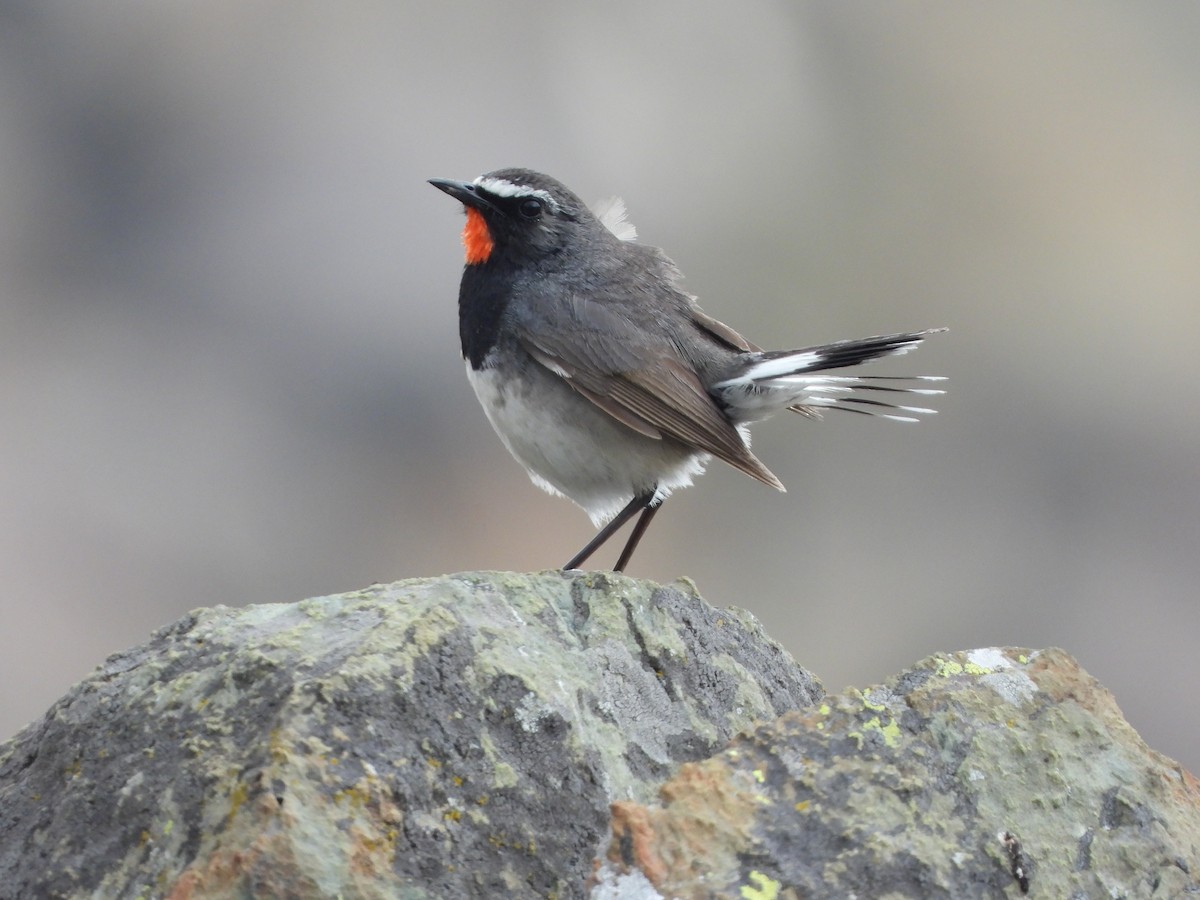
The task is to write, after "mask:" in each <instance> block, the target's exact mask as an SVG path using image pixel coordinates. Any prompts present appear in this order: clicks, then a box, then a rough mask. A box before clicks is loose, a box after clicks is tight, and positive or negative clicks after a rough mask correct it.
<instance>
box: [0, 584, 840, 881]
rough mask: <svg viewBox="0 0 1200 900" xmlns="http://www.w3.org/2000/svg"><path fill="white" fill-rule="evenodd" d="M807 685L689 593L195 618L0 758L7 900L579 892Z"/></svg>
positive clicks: (395, 599)
mask: <svg viewBox="0 0 1200 900" xmlns="http://www.w3.org/2000/svg"><path fill="white" fill-rule="evenodd" d="M822 695H823V692H822V690H821V687H820V685H819V684H818V683H817V682H816V680H815V679H813V678H812V676H810V675H809V674H808V673H807V672H805V671H804V670H803V669H801V668H800V667H799V666H798V665H796V663H795V662H794V661H793V660H792V659H791V657H790V656H788V654H787V653H786V652H785V651H784V650H783V649H782V648H781V647H780V646H779V645H778V644H776V643H774V642H773V641H771V640H770V639H769V638H767V636H766V635H765V634H764V633H763V632H762V629H761V627H760V626H759V624H758V622H757V621H756V620H755V619H754V618H753V617H752V616H750V615H749V614H748V613H745V612H742V611H740V610H734V609H728V610H717V609H714V608H713V607H711V606H709V605H708V604H707V603H705V602H704V601H703V600H702V599H700V597H699V596H697V594H696V592H695V590H694V589H693V587H692V586H691V585H690V584H688V583H686V582H680V583H676V584H673V585H670V586H659V585H655V584H651V583H648V582H644V581H638V580H634V579H630V578H626V577H623V576H619V575H609V574H603V573H582V572H569V573H560V572H548V573H543V574H533V575H521V574H512V573H468V574H460V575H450V576H445V577H440V578H430V579H418V580H410V581H403V582H398V583H396V584H390V585H377V586H375V587H372V588H369V589H367V590H364V591H360V592H356V593H350V594H341V595H337V596H329V597H318V598H315V599H311V600H305V601H302V602H299V603H291V604H271V605H260V606H248V607H245V608H242V609H230V608H225V607H217V608H213V609H202V610H197V611H195V612H193V613H191V614H189V615H188V616H186V617H185V618H183V619H182V620H180V621H179V622H176V623H175V624H174V625H171V626H169V627H167V628H165V629H163V630H161V631H159V632H158V633H156V634H155V635H153V636H152V637H151V639H150V640H149V641H148V642H146V643H145V644H143V645H141V646H139V647H136V648H134V649H132V650H129V651H127V652H124V653H119V654H117V655H115V656H113V657H111V658H110V659H108V660H107V661H106V662H105V663H104V664H103V665H102V666H100V667H99V668H98V669H97V671H96V672H95V673H94V674H93V675H92V676H91V677H89V678H88V679H86V680H85V681H83V682H81V683H80V684H78V685H76V686H75V687H74V688H73V689H72V690H71V691H70V692H69V693H68V694H67V695H66V696H65V697H63V698H62V699H61V700H60V701H59V702H58V703H56V704H55V705H54V706H53V707H52V708H51V709H50V710H49V711H48V712H47V713H46V715H45V716H44V717H42V718H41V719H40V720H39V721H37V722H34V723H33V724H31V725H30V726H29V727H27V728H26V729H24V730H23V731H21V732H20V733H19V734H17V735H16V736H15V737H14V738H13V739H12V740H10V741H9V742H7V743H6V744H4V745H0V898H43V897H45V898H51V897H53V898H84V897H87V898H93V897H95V898H110V897H112V898H157V897H169V898H174V900H200V898H246V900H250V898H254V900H266V898H333V897H341V898H344V900H353V898H414V900H415V898H427V897H428V898H432V897H456V898H458V897H525V896H528V897H560V898H567V897H580V896H583V895H584V890H585V882H586V880H587V878H588V876H589V874H590V873H591V872H592V870H593V865H594V861H595V860H596V858H597V857H598V856H599V855H600V854H601V853H602V852H603V849H604V844H605V840H606V837H607V835H608V833H609V830H610V804H611V803H613V802H615V801H626V802H649V801H651V800H652V799H653V798H654V797H655V796H656V793H657V790H658V788H659V785H660V784H661V783H662V782H663V780H664V779H666V778H668V777H669V776H670V775H671V774H672V773H673V772H674V771H676V770H677V768H678V766H679V765H680V764H681V763H684V762H687V761H698V760H701V759H704V758H706V757H709V756H711V755H713V754H715V753H719V752H720V751H721V750H722V748H724V747H725V746H726V745H727V744H728V742H729V741H730V740H731V739H732V738H733V737H734V736H735V735H736V734H738V733H739V732H740V731H743V730H745V729H749V728H751V727H753V726H754V724H755V723H756V722H758V721H769V720H773V719H775V718H777V717H778V716H780V715H781V714H783V713H785V712H787V711H789V710H800V709H804V708H811V707H812V706H813V704H814V703H817V702H819V701H820V700H821V698H822Z"/></svg>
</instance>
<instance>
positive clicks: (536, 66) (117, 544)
mask: <svg viewBox="0 0 1200 900" xmlns="http://www.w3.org/2000/svg"><path fill="white" fill-rule="evenodd" d="M1198 37H1200V6H1197V5H1195V4H1184V3H1172V4H1155V3H1141V4H1123V3H1102V2H1099V3H1078V4H1074V3H1062V4H987V3H964V2H960V0H955V2H946V3H926V4H919V5H912V4H888V5H884V4H874V3H870V4H868V3H855V2H850V3H836V4H834V3H829V4H783V3H780V4H771V3H763V4H726V3H678V4H647V3H644V2H638V3H632V2H629V3H625V2H615V3H605V4H595V5H590V6H584V5H582V4H564V3H505V4H492V3H478V4H447V3H439V4H421V5H417V4H411V3H410V4H405V3H361V4H337V5H334V4H324V5H320V4H313V3H308V4H303V3H301V4H297V3H258V4H235V3H207V4H178V5H175V4H172V5H169V6H167V5H160V4H148V3H122V2H116V3H106V4H75V3H51V2H41V0H39V2H25V3H21V2H8V3H4V4H3V5H0V370H2V373H3V376H2V378H0V415H2V416H3V422H4V424H5V427H4V433H3V439H2V440H0V491H2V496H0V510H2V516H3V520H2V523H0V567H2V572H3V581H2V586H3V590H2V592H0V622H2V631H0V736H3V735H7V734H10V733H12V732H13V731H15V730H16V729H17V728H19V727H20V726H21V725H22V724H24V723H25V722H26V721H28V720H30V719H32V718H33V717H35V716H36V715H38V714H39V713H40V712H41V711H42V710H43V709H44V708H45V707H46V706H48V705H49V704H50V703H51V702H52V701H53V700H54V699H55V698H56V697H57V696H59V695H60V694H61V693H62V692H63V691H64V690H65V689H66V688H67V687H68V685H70V684H71V682H72V681H74V680H76V679H78V678H80V677H82V676H84V675H85V674H86V673H87V672H88V671H89V670H90V669H91V668H92V666H94V665H95V664H96V663H98V662H99V661H100V660H101V659H102V658H103V657H104V656H105V655H106V654H108V653H110V652H113V651H116V650H118V649H120V648H123V647H126V646H128V645H131V644H133V643H136V642H139V641H141V640H142V639H144V638H145V637H146V635H147V634H148V633H149V632H150V631H151V630H152V629H154V628H156V627H159V626H161V625H163V624H166V623H168V622H170V621H171V620H173V619H175V618H176V617H178V616H180V615H181V614H183V613H184V612H185V611H186V610H188V609H189V608H192V607H196V606H205V605H211V604H218V603H224V604H236V605H240V604H246V603H256V602H268V601H289V600H296V599H299V598H301V597H305V596H310V595H317V594H323V593H330V592H337V591H344V590H350V589H353V588H357V587H360V586H363V585H366V584H368V583H370V582H373V581H388V580H392V579H398V578H404V577H409V576H420V575H433V574H437V573H442V572H449V571H457V570H468V569H485V568H499V569H518V570H522V569H538V568H546V567H550V566H554V565H557V564H561V563H562V562H563V561H564V560H565V559H566V558H567V557H568V556H570V554H571V553H572V552H574V551H575V550H576V549H577V548H578V547H579V546H580V545H581V544H582V543H583V542H584V541H585V540H586V539H587V538H588V537H589V536H590V534H591V528H590V526H589V523H588V521H587V519H586V517H585V516H584V515H583V514H582V513H581V512H580V511H578V510H577V509H575V508H574V507H572V506H571V505H570V504H568V503H566V502H565V501H562V500H556V499H552V498H550V497H548V496H546V495H543V494H542V493H540V492H539V491H537V490H536V489H534V488H533V487H532V486H531V485H530V484H529V482H528V481H527V479H526V477H525V475H524V473H523V472H522V471H521V470H520V469H519V468H518V467H517V465H516V464H515V463H513V462H512V461H511V460H510V459H509V458H508V456H507V454H506V453H505V452H504V450H503V448H502V447H501V446H500V443H499V442H498V440H496V438H495V437H494V435H493V434H492V432H491V430H490V428H489V426H488V424H487V422H486V420H485V418H484V416H483V414H482V412H481V411H480V410H479V409H478V408H477V406H476V403H475V399H474V397H473V396H472V394H471V391H470V388H469V387H468V385H467V382H466V379H465V378H464V376H463V370H462V362H461V360H460V358H459V353H458V343H457V341H458V339H457V319H456V310H455V297H456V292H457V284H458V278H459V271H460V266H461V259H462V257H461V247H460V246H459V242H458V231H459V229H460V227H461V224H462V218H461V216H460V213H459V210H458V208H457V205H456V204H454V203H453V202H452V201H450V200H449V199H448V198H447V197H445V196H444V195H442V194H440V193H438V192H437V191H435V190H434V189H432V188H431V187H429V186H428V185H426V184H425V179H426V178H428V177H431V176H444V177H455V178H472V177H474V176H475V175H476V174H478V173H480V172H483V171H486V170H489V169H493V168H497V167H500V166H507V165H525V166H530V167H534V168H538V169H542V170H544V171H547V172H549V173H551V174H553V175H555V176H557V177H559V178H561V179H562V180H564V181H566V182H567V183H568V184H569V185H571V186H572V187H573V188H574V189H576V190H577V191H578V192H579V193H580V194H581V195H582V196H583V197H585V198H586V199H589V200H595V199H599V198H601V197H604V196H607V195H609V194H613V193H619V194H621V195H622V196H623V197H624V198H625V200H626V203H627V204H628V206H629V209H630V214H631V217H632V220H633V221H634V222H635V224H636V225H637V226H638V228H639V230H640V231H641V235H642V239H643V240H645V241H647V242H649V243H653V244H658V245H661V246H663V247H665V248H666V249H667V251H668V253H669V254H670V255H671V256H672V257H674V259H675V260H676V261H677V262H678V263H679V265H680V266H681V267H682V268H683V270H684V272H685V273H687V276H688V282H687V283H688V287H689V288H690V289H691V290H692V291H693V292H694V293H696V294H698V295H699V296H700V299H701V302H702V303H703V304H704V307H705V309H706V310H707V311H708V312H710V313H712V314H713V315H715V316H717V317H719V318H721V319H724V320H726V321H728V322H730V323H731V324H733V325H734V326H735V327H737V328H738V329H740V330H742V331H743V332H744V333H745V334H746V335H747V336H749V337H750V338H751V339H753V340H756V341H758V342H761V343H765V344H770V345H772V346H777V347H786V346H802V345H805V344H809V343H815V342H819V341H826V340H833V339H838V338H850V337H863V336H866V335H869V334H876V333H881V332H887V331H895V330H902V329H909V328H920V327H927V326H936V325H948V326H950V327H951V328H952V331H951V333H950V334H948V335H944V336H940V337H938V338H936V339H935V340H932V341H930V342H929V343H927V344H926V345H925V346H924V347H923V348H922V349H921V350H920V351H919V352H918V353H917V354H915V355H911V356H908V357H905V358H904V359H902V360H896V361H893V362H891V363H887V364H885V366H886V368H880V369H879V370H878V371H881V372H883V371H889V372H898V371H899V372H924V373H932V374H945V375H949V376H951V379H952V380H951V382H950V385H951V389H952V393H951V394H950V395H949V396H948V397H946V398H944V401H943V402H941V403H940V407H941V409H942V412H941V414H940V415H938V416H937V417H935V418H934V419H932V420H931V421H928V422H925V423H923V424H921V425H917V426H901V425H895V424H891V423H885V422H879V421H870V420H865V419H861V418H860V417H849V416H840V417H836V418H835V417H833V416H830V417H829V418H828V419H827V420H826V421H825V422H824V423H819V424H814V423H811V422H806V421H803V420H801V419H799V418H796V417H788V416H783V417H779V418H777V419H776V420H773V421H771V422H768V423H764V424H762V425H760V426H758V428H757V429H756V440H755V445H754V446H755V450H756V451H757V452H758V454H759V455H760V456H761V458H762V459H763V460H765V461H766V462H767V464H768V465H769V466H770V467H771V468H772V469H773V470H774V471H775V472H776V473H777V474H778V475H779V476H780V477H781V478H782V479H783V481H784V482H785V483H786V484H787V485H788V486H789V488H790V492H789V493H788V494H786V495H784V494H777V493H775V492H773V491H771V490H769V489H767V488H765V487H763V486H762V485H759V484H757V483H755V482H753V481H751V480H750V479H748V478H746V477H745V476H743V475H740V474H738V473H736V472H734V471H732V470H730V469H727V468H724V467H714V468H713V469H712V470H711V471H710V473H709V474H708V475H707V476H706V477H705V478H704V479H702V481H701V482H700V484H699V485H698V487H697V488H694V489H692V490H690V491H686V492H684V493H682V494H680V495H677V496H676V497H675V498H674V499H672V501H671V502H670V503H669V504H668V505H667V506H666V508H665V511H664V512H663V514H662V515H660V516H659V518H658V519H657V521H656V522H655V526H654V528H652V529H651V531H650V533H649V536H648V538H647V540H646V542H645V543H644V545H643V548H642V550H641V551H640V553H639V556H638V557H637V558H636V559H635V561H634V565H633V567H632V574H635V575H639V576H645V577H648V578H653V579H658V580H662V581H667V580H671V579H673V578H675V577H676V576H679V575H688V576H690V577H692V578H694V579H695V581H696V582H697V584H698V585H699V586H700V589H701V590H702V591H703V592H704V594H705V596H706V597H707V598H708V599H709V600H710V601H712V602H714V603H716V604H720V605H728V604H736V605H739V606H744V607H746V608H748V609H750V610H752V611H753V612H754V613H755V614H757V615H758V616H759V617H760V618H761V619H763V621H764V622H765V623H766V625H767V627H768V629H769V630H770V632H771V633H772V634H774V635H775V636H776V637H777V638H779V639H780V640H781V641H783V642H784V643H785V644H786V645H787V646H788V648H789V649H790V650H791V651H792V652H793V653H794V654H795V656H796V658H797V659H798V660H799V661H800V662H802V663H803V664H804V665H806V666H809V667H811V668H812V669H813V670H814V671H816V672H817V673H818V674H819V675H821V676H822V677H823V678H824V679H825V681H826V684H827V686H828V687H829V688H831V689H839V688H840V687H842V686H843V685H845V684H848V683H853V684H858V685H866V684H868V683H871V682H873V681H876V680H878V679H881V678H882V677H884V676H886V675H887V674H889V673H891V672H893V671H896V670H897V669H899V668H900V667H902V666H904V665H905V664H907V663H909V662H911V661H914V660H916V659H918V658H920V657H922V656H924V655H927V654H929V653H933V652H935V651H938V650H944V649H954V648H966V647H975V646H984V645H992V644H1017V645H1025V646H1032V647H1041V646H1047V645H1060V646H1062V647H1065V648H1067V649H1068V650H1070V651H1071V652H1072V653H1074V654H1075V655H1076V656H1077V657H1078V658H1079V660H1080V661H1081V662H1082V664H1083V665H1084V666H1085V667H1087V668H1088V669H1089V670H1090V671H1091V672H1092V673H1093V674H1094V675H1096V676H1097V677H1098V678H1100V679H1101V680H1102V681H1103V682H1104V683H1105V684H1106V685H1107V686H1109V687H1110V688H1111V689H1112V690H1113V691H1114V692H1115V693H1116V695H1117V698H1118V700H1119V701H1120V703H1121V705H1122V708H1123V709H1124V711H1125V712H1126V714H1127V715H1128V717H1129V718H1130V720H1131V721H1132V722H1133V723H1134V725H1135V726H1136V727H1138V728H1139V729H1140V730H1141V732H1142V734H1143V735H1144V736H1145V737H1146V739H1147V740H1148V741H1149V743H1150V744H1151V745H1152V746H1154V747H1156V748H1157V749H1160V750H1162V751H1164V752H1166V753H1167V754H1169V755H1172V756H1175V757H1177V758H1179V759H1181V760H1182V761H1184V762H1185V763H1186V764H1188V765H1189V766H1191V767H1192V768H1193V769H1195V768H1197V766H1198V764H1200V747H1198V740H1197V739H1198V738H1200V724H1198V719H1197V715H1196V701H1195V688H1196V685H1197V683H1198V682H1200V661H1198V655H1197V652H1196V637H1197V634H1198V633H1200V603H1197V584H1198V582H1200V577H1198V576H1200V546H1198V541H1197V538H1198V537H1200V496H1198V492H1200V478H1198V476H1200V416H1198V413H1200V402H1198V401H1200V361H1198V359H1200V358H1198V355H1197V344H1198V338H1200V334H1198V331H1200V328H1198V325H1200V163H1198V160H1200V54H1197V53H1196V45H1197V44H1196V42H1197V38H1198ZM615 552H616V549H615V548H613V549H612V550H610V551H608V553H607V554H606V555H605V556H604V557H603V558H602V559H601V560H599V562H602V563H603V562H607V563H609V564H611V557H613V556H615Z"/></svg>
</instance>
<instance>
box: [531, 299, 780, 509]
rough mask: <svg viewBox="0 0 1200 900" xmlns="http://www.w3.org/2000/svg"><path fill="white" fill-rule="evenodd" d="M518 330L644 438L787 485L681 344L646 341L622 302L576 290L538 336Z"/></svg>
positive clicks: (732, 341)
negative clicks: (672, 442) (752, 447)
mask: <svg viewBox="0 0 1200 900" xmlns="http://www.w3.org/2000/svg"><path fill="white" fill-rule="evenodd" d="M693 307H694V304H693ZM543 312H545V310H543ZM696 313H698V316H697V315H696ZM693 323H694V324H695V325H697V326H699V327H701V328H703V329H704V330H705V331H706V332H708V333H709V334H710V335H711V336H712V337H714V338H716V339H718V340H720V341H721V342H723V343H724V344H727V345H730V346H732V347H734V348H735V349H750V345H748V344H747V343H746V341H745V340H744V339H742V338H741V337H740V336H739V335H738V334H737V333H736V332H734V331H733V329H731V328H728V327H727V326H724V325H722V324H721V323H720V322H717V321H716V320H715V319H712V318H710V317H709V316H706V315H704V314H703V313H700V312H699V310H698V309H696V310H695V312H694V313H693ZM516 330H517V336H518V340H519V341H520V343H521V345H522V346H523V347H524V348H525V350H526V351H527V352H528V353H529V355H530V356H532V357H533V359H534V360H536V361H537V362H538V363H540V364H541V365H543V366H545V367H546V368H547V369H549V370H550V371H551V372H554V373H555V374H556V375H558V376H560V377H561V378H563V379H564V380H565V381H566V382H567V384H569V385H570V386H571V387H572V388H573V389H574V390H575V391H577V392H578V393H579V394H580V395H581V396H583V397H586V398H587V399H588V400H590V401H591V402H592V403H594V404H596V406H597V407H599V408H600V409H602V410H604V411H605V412H606V413H608V414H609V415H611V416H612V417H613V418H614V419H617V420H618V421H620V422H622V423H624V424H625V425H627V426H628V427H630V428H632V429H633V430H635V431H637V432H639V433H641V434H644V435H646V436H647V437H650V438H654V439H656V440H661V439H662V438H664V437H669V438H672V439H674V440H676V441H679V442H680V443H683V444H685V445H687V446H689V447H693V448H695V449H697V450H700V451H703V452H705V453H710V454H712V455H713V456H715V457H717V458H718V459H722V460H724V461H725V462H727V463H729V465H731V466H733V467H734V468H736V469H739V470H741V471H742V472H745V473H746V474H747V475H750V476H751V477H753V478H756V479H758V480H759V481H761V482H763V483H764V484H769V485H771V487H774V488H778V489H780V490H782V489H783V484H782V483H781V482H780V481H779V479H778V478H776V477H775V475H774V474H772V472H771V471H770V469H768V468H767V467H766V466H765V465H763V464H762V462H761V461H760V460H759V459H758V457H756V456H755V455H754V454H753V453H751V452H750V450H749V448H748V447H747V446H746V444H745V442H744V441H743V440H742V436H741V435H740V434H739V433H738V431H737V429H736V428H735V427H734V426H733V425H732V424H731V423H730V421H729V420H728V419H727V418H726V417H725V414H724V413H723V412H722V411H721V409H720V407H719V406H718V405H717V403H716V401H715V400H713V398H712V397H711V396H710V395H709V393H708V391H707V390H706V389H705V387H704V385H703V384H702V383H701V381H700V379H699V377H697V375H696V373H695V372H694V371H693V370H692V368H691V367H690V366H689V365H688V364H687V362H686V360H685V359H684V358H683V356H682V355H681V354H680V352H679V350H678V348H677V346H676V344H675V343H674V342H673V341H671V340H669V339H664V340H663V341H662V342H661V343H660V344H655V345H653V346H650V345H647V342H646V338H645V331H644V329H642V328H639V327H638V326H637V325H635V324H634V323H633V322H632V321H631V320H630V319H629V318H627V317H626V316H625V315H623V312H622V310H621V309H620V308H619V307H615V306H610V305H608V304H605V303H603V302H600V301H596V300H589V299H587V298H585V297H581V296H578V295H575V296H572V297H570V298H569V299H568V300H567V301H566V302H563V301H561V300H560V301H559V302H558V303H556V304H554V308H553V310H552V311H550V313H549V321H547V320H546V319H545V318H541V319H540V321H539V322H538V327H537V329H536V333H534V332H533V330H531V329H529V328H524V327H521V324H520V323H518V324H517V329H516Z"/></svg>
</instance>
